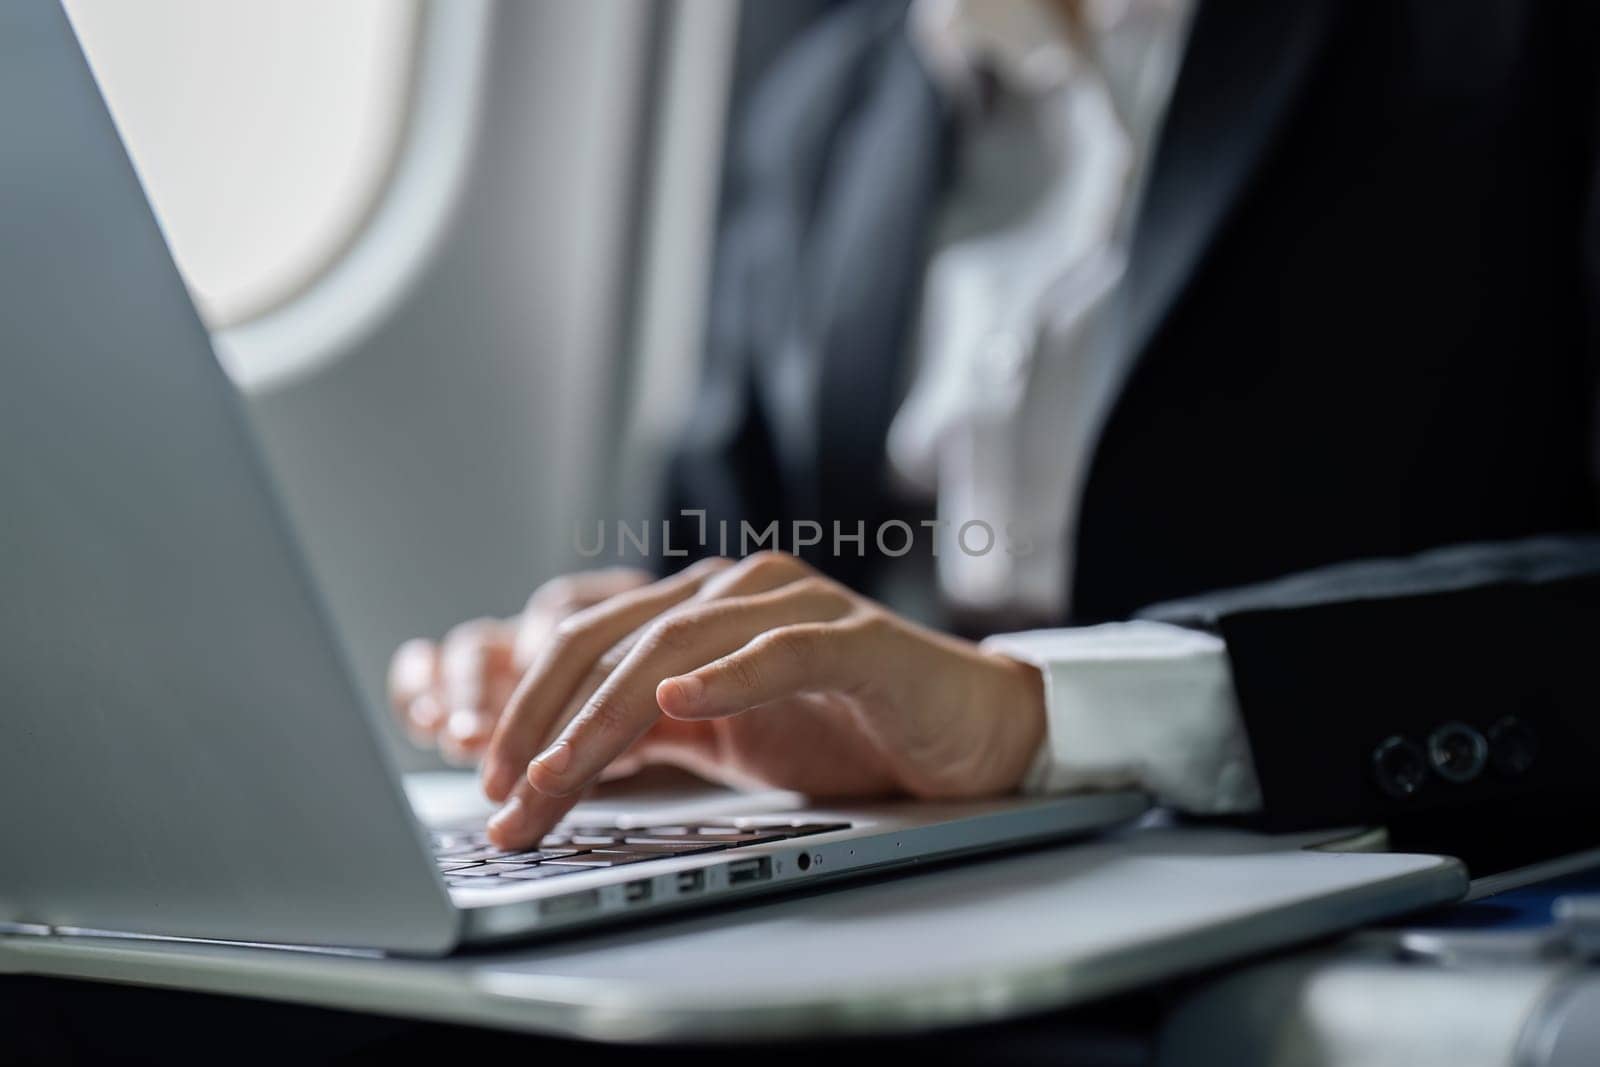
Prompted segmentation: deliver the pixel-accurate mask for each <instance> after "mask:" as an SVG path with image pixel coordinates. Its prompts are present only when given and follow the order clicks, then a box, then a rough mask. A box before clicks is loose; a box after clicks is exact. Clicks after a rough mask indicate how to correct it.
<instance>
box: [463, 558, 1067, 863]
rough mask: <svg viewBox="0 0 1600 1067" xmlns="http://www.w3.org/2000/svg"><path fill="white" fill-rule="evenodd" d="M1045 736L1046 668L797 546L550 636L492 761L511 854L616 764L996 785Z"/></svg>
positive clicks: (677, 581)
mask: <svg viewBox="0 0 1600 1067" xmlns="http://www.w3.org/2000/svg"><path fill="white" fill-rule="evenodd" d="M1043 734H1044V694H1043V681H1042V679H1041V677H1040V674H1039V671H1038V669H1037V668H1035V667H1032V666H1028V665H1026V664H1023V663H1019V662H1018V661H1016V660H1012V659H1009V658H1006V657H1004V656H999V655H994V654H990V653H986V652H984V651H983V650H981V649H980V648H978V646H976V645H973V644H971V643H969V642H966V641H961V640H958V639H956V638H953V637H948V636H946V635H943V634H939V633H935V632H933V631H930V630H926V629H924V628H922V627H920V626H917V625H915V624H913V623H911V622H908V621H906V620H905V619H901V618H899V617H897V616H895V615H894V614H892V613H890V612H889V611H887V610H886V609H884V608H882V607H881V606H879V605H877V604H875V603H873V602H872V601H870V600H867V599H866V598H864V597H861V596H859V595H857V594H856V593H853V592H851V591H850V590H849V589H847V588H845V587H844V586H841V585H839V584H838V583H836V582H833V581H830V580H829V579H827V578H824V577H822V576H821V575H819V574H817V573H816V572H815V571H814V570H812V569H811V568H810V567H808V566H806V565H805V564H804V563H801V562H800V561H799V560H797V559H795V558H794V557H793V556H789V555H784V554H781V553H762V554H759V555H756V556H752V557H750V558H748V559H746V560H744V561H742V562H740V563H737V564H734V563H730V562H729V561H726V560H708V561H705V562H702V563H699V564H696V565H695V566H693V567H690V568H689V569H688V570H686V571H684V572H683V573H681V574H678V575H675V576H674V577H671V578H667V579H665V580H663V581H659V582H655V583H654V584H651V585H647V586H643V587H641V588H637V589H633V590H630V591H628V592H624V593H621V594H619V595H617V596H614V597H612V598H611V599H609V600H607V601H605V602H603V603H600V604H597V605H595V606H594V607H592V608H588V609H586V610H584V611H580V612H578V613H577V614H575V615H573V616H572V617H570V618H568V619H567V620H566V621H565V622H563V623H561V624H560V625H559V626H557V627H556V629H555V632H554V634H553V635H552V637H551V639H550V640H549V641H548V642H547V643H546V644H545V646H544V648H543V650H542V651H541V652H540V653H539V655H538V657H537V658H536V659H535V661H534V663H533V665H532V667H531V668H530V669H529V670H528V672H527V674H525V675H524V676H523V678H522V681H521V682H520V683H519V684H518V686H517V688H516V692H515V694H514V695H513V696H512V698H511V702H510V704H509V705H508V706H507V708H506V712H505V714H504V715H503V716H502V717H501V719H500V722H499V724H498V726H497V727H496V728H495V733H494V738H493V740H492V741H491V742H490V745H489V750H488V753H487V755H486V757H485V759H484V762H483V771H482V773H483V784H484V791H485V792H486V793H487V794H488V796H489V798H490V799H491V800H494V801H495V802H497V803H500V804H502V807H501V809H500V810H499V811H498V812H497V813H496V814H495V816H494V818H493V819H491V820H490V823H489V837H490V839H491V841H493V842H494V844H495V845H497V846H499V847H501V848H520V847H526V846H527V845H530V844H532V843H533V842H535V841H537V840H538V839H539V838H540V837H541V836H543V835H544V834H545V833H546V832H547V831H548V830H549V829H550V828H551V827H552V826H554V825H555V824H556V822H557V821H558V820H559V819H560V818H561V817H562V816H563V815H565V814H566V812H567V811H568V810H569V809H570V808H571V807H572V806H573V805H574V804H575V803H576V802H577V801H578V799H579V796H580V794H581V793H582V791H583V790H584V788H585V787H587V786H588V785H590V784H591V783H593V782H595V781H597V780H599V779H600V778H601V777H602V775H605V774H607V772H608V771H609V772H615V771H617V770H619V769H628V768H633V767H636V766H638V765H640V764H642V763H647V762H662V763H672V764H676V765H679V766H682V767H686V768H688V769H690V770H692V771H695V772H696V773H698V774H700V775H702V776H704V777H708V778H711V779H713V780H718V781H723V782H727V783H729V784H734V785H752V786H755V785H765V786H776V787H780V788H786V789H795V790H799V791H801V792H805V793H808V794H811V795H814V796H875V795H876V796H881V795H892V794H908V795H911V796H915V797H923V798H936V797H938V798H955V797H980V796H991V795H998V794H1003V793H1007V792H1010V791H1012V790H1014V789H1015V788H1016V787H1017V785H1018V784H1019V783H1020V781H1021V779H1022V777H1023V775H1024V773H1025V772H1026V770H1027V768H1028V765H1029V763H1030V762H1031V760H1032V758H1033V756H1034V754H1035V752H1036V751H1037V749H1038V747H1039V744H1040V742H1041V741H1042V739H1043Z"/></svg>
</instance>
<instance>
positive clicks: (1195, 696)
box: [983, 621, 1261, 815]
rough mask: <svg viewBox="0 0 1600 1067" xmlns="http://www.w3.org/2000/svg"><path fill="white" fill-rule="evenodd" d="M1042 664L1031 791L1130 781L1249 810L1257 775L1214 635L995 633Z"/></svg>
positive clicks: (1163, 795)
mask: <svg viewBox="0 0 1600 1067" xmlns="http://www.w3.org/2000/svg"><path fill="white" fill-rule="evenodd" d="M983 647H984V648H985V649H987V650H989V651H991V652H999V653H1001V654H1003V655H1007V656H1010V657H1012V658H1013V659H1018V660H1021V661H1023V662H1025V663H1032V664H1034V665H1035V666H1037V667H1038V668H1039V670H1040V672H1041V673H1043V675H1044V683H1045V685H1044V691H1045V709H1046V730H1045V740H1044V744H1043V745H1042V746H1040V750H1039V755H1038V756H1037V757H1036V759H1035V761H1034V764H1033V767H1032V769H1031V770H1030V771H1029V772H1028V776H1027V778H1026V779H1025V780H1024V782H1023V788H1024V790H1025V791H1027V792H1031V793H1055V792H1065V791H1069V790H1084V789H1116V788H1126V787H1135V788H1140V789H1144V790H1146V791H1147V792H1149V793H1151V794H1153V795H1154V796H1155V797H1156V798H1157V799H1158V800H1159V801H1161V802H1162V803H1164V804H1168V805H1170V806H1172V807H1175V808H1179V809H1182V810H1184V811H1189V812H1193V813H1196V814H1208V815H1223V814H1236V813H1242V812H1250V811H1257V810H1259V809H1260V807H1261V787H1260V784H1259V783H1258V781H1257V779H1256V773H1255V765H1254V763H1253V761H1252V760H1251V757H1250V744H1249V741H1248V739H1247V738H1246V736H1245V731H1244V722H1243V720H1242V719H1241V718H1240V715H1239V707H1238V702H1237V700H1236V698H1235V696H1234V690H1233V673H1232V670H1231V668H1230V667H1229V664H1228V656H1227V649H1226V646H1225V645H1224V644H1223V641H1222V639H1221V638H1220V637H1216V636H1214V635H1212V634H1207V633H1202V632H1200V631H1198V630H1188V629H1185V628H1183V627H1181V626H1172V625H1169V624H1167V623H1162V622H1144V621H1140V622H1120V623H1108V624H1106V625H1103V626H1088V627H1082V628H1078V629H1064V630H1032V631H1028V632H1026V633H1015V634H999V635H996V636H994V637H991V638H989V639H988V640H987V641H985V642H984V643H983Z"/></svg>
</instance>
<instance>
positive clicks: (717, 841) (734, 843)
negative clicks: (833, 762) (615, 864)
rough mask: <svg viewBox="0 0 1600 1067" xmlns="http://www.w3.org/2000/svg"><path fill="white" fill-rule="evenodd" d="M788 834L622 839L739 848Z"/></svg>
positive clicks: (638, 842) (631, 842)
mask: <svg viewBox="0 0 1600 1067" xmlns="http://www.w3.org/2000/svg"><path fill="white" fill-rule="evenodd" d="M787 836H788V835H787V834H768V833H754V832H751V831H744V832H741V833H740V834H738V835H737V836H735V835H730V834H712V835H705V836H702V835H700V834H689V835H687V836H684V837H676V836H667V837H653V836H651V835H649V834H629V835H628V836H626V837H624V838H623V839H622V843H623V844H624V845H677V844H694V845H716V846H718V847H720V848H737V847H739V846H740V845H764V844H766V843H767V842H769V841H782V840H783V839H784V838H786V837H787Z"/></svg>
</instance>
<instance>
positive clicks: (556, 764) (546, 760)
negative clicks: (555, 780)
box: [530, 741, 572, 775]
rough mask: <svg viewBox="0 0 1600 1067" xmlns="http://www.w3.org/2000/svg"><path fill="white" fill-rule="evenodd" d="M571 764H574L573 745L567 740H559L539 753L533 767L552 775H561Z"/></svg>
mask: <svg viewBox="0 0 1600 1067" xmlns="http://www.w3.org/2000/svg"><path fill="white" fill-rule="evenodd" d="M570 766H572V746H571V745H569V744H567V743H566V742H565V741H557V742H556V743H555V744H553V745H551V746H550V747H549V748H547V749H545V750H544V751H543V752H541V753H539V755H538V756H536V757H535V758H534V761H533V764H532V767H537V768H538V769H539V770H541V771H543V772H544V773H546V774H551V775H560V774H561V773H563V772H564V771H566V769H567V768H568V767H570ZM530 769H532V768H531V767H530Z"/></svg>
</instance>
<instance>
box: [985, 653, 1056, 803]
mask: <svg viewBox="0 0 1600 1067" xmlns="http://www.w3.org/2000/svg"><path fill="white" fill-rule="evenodd" d="M983 655H984V657H985V658H986V659H987V660H989V662H990V666H991V668H992V669H993V671H994V672H995V675H996V679H997V681H998V683H999V684H998V694H999V695H998V696H997V697H996V698H995V700H994V703H993V704H992V705H991V706H990V709H989V710H988V713H989V714H990V715H992V717H993V720H994V729H995V733H996V737H997V743H996V748H995V761H994V766H995V770H996V778H997V780H998V782H999V788H998V790H997V791H998V792H1015V791H1016V790H1017V789H1019V788H1020V787H1021V785H1022V781H1023V778H1024V777H1025V776H1026V775H1027V773H1028V770H1029V768H1031V767H1032V766H1033V763H1034V760H1035V758H1036V757H1037V756H1038V754H1039V748H1040V746H1041V745H1043V744H1044V740H1045V722H1046V712H1045V681H1044V674H1043V672H1042V671H1041V670H1040V669H1039V668H1038V667H1037V666H1035V665H1034V664H1032V663H1028V662H1026V661H1025V660H1020V659H1014V658H1012V657H1011V656H1007V655H1005V654H1004V653H1000V652H987V651H986V652H984V653H983Z"/></svg>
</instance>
